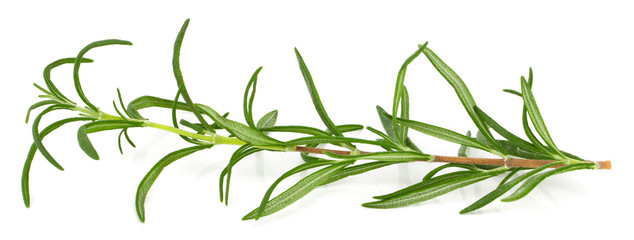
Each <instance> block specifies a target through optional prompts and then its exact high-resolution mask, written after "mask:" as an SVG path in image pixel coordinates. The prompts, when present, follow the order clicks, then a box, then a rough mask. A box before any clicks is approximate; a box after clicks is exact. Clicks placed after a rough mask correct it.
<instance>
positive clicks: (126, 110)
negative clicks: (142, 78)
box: [117, 88, 133, 118]
mask: <svg viewBox="0 0 634 240" xmlns="http://www.w3.org/2000/svg"><path fill="white" fill-rule="evenodd" d="M117 97H118V98H119V104H120V105H121V109H123V112H125V114H126V115H127V116H128V117H129V118H133V117H132V116H131V115H130V112H128V109H127V108H126V107H125V104H123V98H122V97H121V91H120V90H119V88H117Z"/></svg>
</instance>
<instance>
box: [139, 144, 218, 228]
mask: <svg viewBox="0 0 634 240" xmlns="http://www.w3.org/2000/svg"><path fill="white" fill-rule="evenodd" d="M210 147H211V145H205V146H194V147H188V148H184V149H180V150H178V151H174V152H171V153H169V154H167V155H166V156H165V157H163V158H162V159H161V160H159V161H158V162H157V163H156V164H154V166H153V167H152V169H150V171H149V172H148V173H147V174H145V177H143V180H141V183H139V187H138V188H137V191H136V201H135V206H136V212H137V216H138V217H139V220H141V222H145V198H146V196H147V193H148V192H149V191H150V188H151V187H152V184H154V181H156V179H157V178H158V177H159V175H160V174H161V172H162V171H163V169H165V167H167V166H168V165H170V164H171V163H173V162H174V161H176V160H178V159H181V158H183V157H186V156H188V155H190V154H192V153H195V152H197V151H200V150H203V149H207V148H210Z"/></svg>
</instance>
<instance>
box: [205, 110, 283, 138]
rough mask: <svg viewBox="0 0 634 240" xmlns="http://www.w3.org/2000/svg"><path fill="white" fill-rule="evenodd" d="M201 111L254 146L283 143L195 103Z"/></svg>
mask: <svg viewBox="0 0 634 240" xmlns="http://www.w3.org/2000/svg"><path fill="white" fill-rule="evenodd" d="M196 106H197V107H198V108H199V109H200V110H201V111H202V112H205V113H206V114H207V115H209V116H210V117H211V119H213V120H214V122H216V123H218V124H219V125H220V126H222V128H224V129H226V130H227V131H229V132H230V133H231V134H232V135H234V136H236V137H237V138H239V139H240V140H242V141H245V142H248V143H250V144H253V145H256V146H282V145H284V143H282V142H280V141H278V140H276V139H273V138H271V137H269V136H267V135H265V134H264V133H262V132H261V131H260V130H258V129H254V128H250V127H249V126H247V125H244V124H242V123H239V122H236V121H232V120H229V119H226V118H224V117H222V116H221V115H220V114H218V112H216V111H215V110H213V109H212V108H210V107H208V106H205V105H201V104H197V105H196Z"/></svg>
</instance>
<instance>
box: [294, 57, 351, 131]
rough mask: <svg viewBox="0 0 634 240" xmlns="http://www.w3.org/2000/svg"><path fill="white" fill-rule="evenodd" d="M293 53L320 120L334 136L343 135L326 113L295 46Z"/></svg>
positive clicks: (311, 78)
mask: <svg viewBox="0 0 634 240" xmlns="http://www.w3.org/2000/svg"><path fill="white" fill-rule="evenodd" d="M295 55H296V56H297V62H298V63H299V69H300V70H301V72H302V76H303V77H304V82H306V87H307V88H308V93H309V94H310V98H311V99H312V100H313V105H314V106H315V109H316V110H317V114H319V117H320V118H321V120H322V122H324V124H325V125H326V127H327V128H328V130H330V132H331V133H332V134H334V135H335V136H343V134H341V132H340V131H339V129H337V128H336V126H335V124H334V123H333V122H332V120H331V119H330V117H329V116H328V113H326V109H325V108H324V105H323V104H322V103H321V99H320V98H319V93H318V92H317V88H315V83H314V82H313V77H312V76H311V75H310V72H309V71H308V67H306V63H304V59H303V58H302V56H301V55H300V54H299V51H298V50H297V48H295Z"/></svg>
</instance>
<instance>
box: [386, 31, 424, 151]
mask: <svg viewBox="0 0 634 240" xmlns="http://www.w3.org/2000/svg"><path fill="white" fill-rule="evenodd" d="M426 47H427V43H425V44H423V45H420V46H418V49H416V52H414V53H413V54H412V55H411V56H409V57H408V58H407V59H405V62H404V63H403V65H402V66H401V69H400V70H399V71H398V76H397V77H396V88H395V90H394V101H393V102H392V116H393V117H392V119H391V122H392V128H393V130H394V131H399V133H398V134H394V135H395V137H396V139H395V140H397V141H398V142H400V143H405V138H403V137H404V136H403V135H404V134H402V133H400V131H401V130H399V126H398V125H397V123H396V116H398V107H399V105H401V101H405V100H404V99H403V95H404V92H405V91H406V90H405V73H406V72H407V66H408V65H409V64H410V63H411V62H412V61H414V59H416V57H418V55H420V53H421V52H423V50H425V48H426ZM403 105H406V104H403ZM402 111H406V109H404V110H402ZM386 130H387V129H386Z"/></svg>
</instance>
